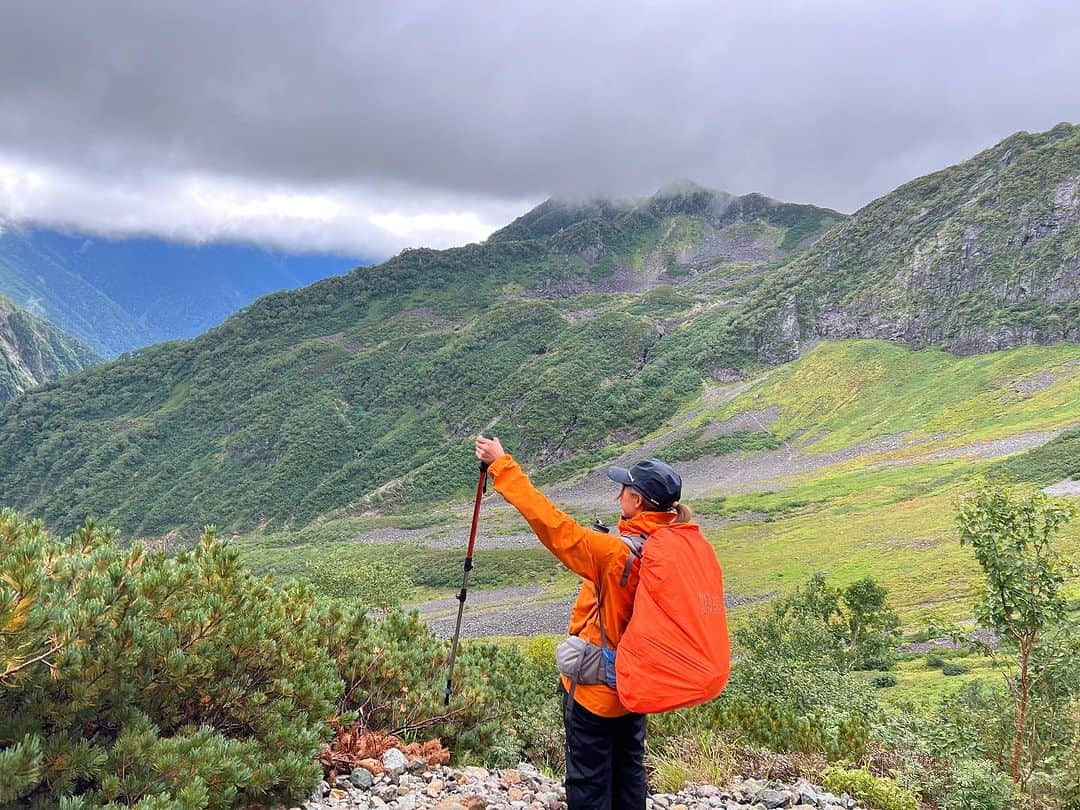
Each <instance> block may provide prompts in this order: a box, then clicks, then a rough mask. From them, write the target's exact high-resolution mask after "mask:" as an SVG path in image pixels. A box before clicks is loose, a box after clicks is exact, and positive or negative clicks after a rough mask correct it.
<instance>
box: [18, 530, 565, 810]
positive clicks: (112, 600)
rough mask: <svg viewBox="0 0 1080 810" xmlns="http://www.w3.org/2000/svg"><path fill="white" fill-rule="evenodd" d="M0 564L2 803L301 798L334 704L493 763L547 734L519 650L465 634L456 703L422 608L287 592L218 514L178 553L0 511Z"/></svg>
mask: <svg viewBox="0 0 1080 810" xmlns="http://www.w3.org/2000/svg"><path fill="white" fill-rule="evenodd" d="M0 572H3V576H2V577H0V808H7V807H9V806H10V807H19V808H24V807H28V808H52V807H57V806H60V807H65V808H68V810H76V809H77V808H85V810H90V809H91V808H93V809H94V810H98V808H106V807H108V808H109V810H112V808H115V807H117V806H128V807H138V808H141V810H159V809H160V810H204V809H209V808H215V809H216V808H228V807H237V806H248V805H253V804H264V805H265V804H282V803H287V804H296V803H297V802H298V800H299V799H300V798H301V797H302V796H304V795H306V794H307V793H308V792H310V790H311V787H312V785H314V784H315V783H316V782H317V781H318V779H319V777H320V776H321V768H320V766H319V765H318V763H317V761H316V759H315V757H316V754H317V753H318V752H319V751H320V750H321V749H322V747H323V746H324V745H325V744H326V743H327V742H328V741H329V739H330V737H331V731H332V725H333V721H334V720H335V719H338V720H340V721H341V722H343V723H351V722H352V721H353V720H354V719H359V720H361V721H362V722H364V723H365V724H367V725H369V726H370V727H371V728H374V729H386V730H390V731H392V732H394V733H397V734H401V735H403V736H406V737H410V736H413V737H414V738H415V737H416V736H423V737H431V736H442V737H443V739H444V740H445V741H447V743H448V744H449V745H450V746H451V747H452V748H453V749H454V752H455V754H457V755H458V756H459V757H463V758H465V759H469V758H472V759H478V760H483V761H487V762H492V763H495V764H506V763H514V762H517V761H518V760H519V759H520V758H521V757H522V756H523V755H525V756H527V755H529V754H530V753H532V752H533V751H540V752H541V753H542V752H548V754H550V752H551V750H552V748H553V745H554V743H553V742H552V740H553V739H554V738H555V736H554V732H553V731H552V729H553V728H555V729H557V722H558V721H557V720H556V719H555V718H554V717H553V712H552V711H551V708H550V704H551V703H552V702H553V701H555V700H556V698H555V697H554V694H553V684H552V682H551V681H548V682H547V683H540V682H539V681H538V680H537V678H536V677H535V675H534V673H533V672H532V670H531V669H530V667H529V665H527V663H526V661H525V658H524V657H523V656H522V655H521V654H520V653H519V652H517V651H516V650H515V649H513V648H509V647H499V646H496V645H494V644H491V643H482V642H469V643H466V644H463V645H462V648H461V650H460V653H459V657H458V664H457V670H456V672H455V689H454V694H453V698H452V700H451V703H450V706H449V707H445V706H444V705H443V691H442V686H443V684H444V683H445V678H446V664H447V655H448V644H447V643H446V642H444V641H440V640H438V639H436V638H435V637H434V636H433V635H432V634H431V632H430V631H429V630H428V628H427V626H426V625H424V624H423V623H422V622H421V621H420V620H419V618H418V617H417V616H416V615H415V614H412V615H409V616H406V615H404V614H403V613H402V612H401V611H400V610H391V611H389V612H388V613H387V614H386V616H385V618H383V619H381V620H379V619H375V618H372V617H371V616H369V615H368V612H367V610H366V609H365V608H364V607H363V606H360V605H357V604H355V603H346V604H344V605H343V604H342V603H340V602H337V601H332V600H327V599H320V598H319V597H318V595H317V594H316V593H315V592H314V591H313V590H312V589H311V588H310V587H309V586H307V585H305V584H291V585H288V586H286V587H284V588H281V589H277V588H275V587H273V585H272V582H271V580H270V579H269V578H267V579H256V578H254V577H252V576H251V575H250V574H248V573H247V572H246V571H245V569H244V567H243V566H242V564H241V563H240V560H239V558H238V555H237V553H236V552H235V550H233V549H231V548H229V547H228V546H226V545H224V544H223V543H221V542H220V541H218V540H217V538H216V537H215V536H214V534H213V532H212V531H209V530H208V531H207V532H206V533H205V534H204V536H203V537H202V539H201V540H200V541H199V543H198V544H197V545H196V547H195V548H194V549H192V550H190V551H185V552H183V553H181V554H179V555H177V556H175V557H167V556H165V555H164V554H163V553H161V552H154V553H149V552H147V551H145V550H144V549H143V548H141V547H139V546H134V547H132V548H130V549H121V548H120V547H119V546H118V545H117V543H116V542H115V538H114V537H113V536H112V535H111V534H110V533H109V532H108V531H105V530H102V529H100V528H99V527H97V526H96V525H94V524H93V523H90V522H88V523H87V524H86V525H85V526H83V528H82V529H80V530H79V531H77V532H76V533H75V534H74V535H72V537H70V538H69V539H67V540H64V541H57V540H53V539H51V538H49V537H48V536H47V535H46V534H45V533H44V531H43V530H42V528H41V525H40V524H39V523H28V522H26V521H24V520H22V519H20V518H19V517H18V516H16V515H15V514H14V513H12V512H10V511H4V512H0Z"/></svg>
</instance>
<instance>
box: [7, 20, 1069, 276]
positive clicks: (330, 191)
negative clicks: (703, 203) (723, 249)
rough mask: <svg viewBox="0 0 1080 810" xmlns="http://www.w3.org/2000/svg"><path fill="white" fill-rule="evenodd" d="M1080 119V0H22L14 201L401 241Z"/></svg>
mask: <svg viewBox="0 0 1080 810" xmlns="http://www.w3.org/2000/svg"><path fill="white" fill-rule="evenodd" d="M886 7H888V8H886ZM1059 121H1072V122H1073V123H1076V122H1078V121H1080V3H1076V2H1073V0H1055V2H1046V1H1045V0H1016V2H964V0H934V1H933V2H923V0H904V2H879V0H866V2H839V1H837V2H826V1H825V0H820V2H793V1H791V2H773V1H772V0H723V2H721V0H713V2H702V3H691V2H684V3H679V2H667V1H666V0H655V1H654V2H630V1H629V0H610V1H608V0H605V2H593V3H589V2H575V3H570V2H559V0H542V2H513V1H512V0H503V1H502V2H490V3H481V2H467V0H457V2H448V3H442V2H423V1H422V0H404V2H402V1H401V0H397V1H395V2H387V3H378V2H369V1H368V0H364V1H363V2H361V1H360V0H348V2H346V1H344V0H342V2H312V1H311V0H305V1H304V2H297V1H296V0H281V1H280V2H274V1H273V0H253V1H252V2H228V1H227V0H225V1H223V0H217V2H213V3H210V2H206V3H199V2H192V0H185V2H167V0H154V1H153V2H146V0H138V2H131V3H124V2H85V0H71V1H70V2H49V0H23V2H17V1H16V0H13V2H5V3H0V219H4V218H6V219H8V220H17V221H27V222H37V223H42V224H47V225H53V226H64V227H70V228H78V229H82V230H87V231H90V232H94V233H103V234H134V233H138V234H152V235H159V236H165V237H173V238H180V239H185V240H195V241H199V240H210V239H221V238H228V239H241V240H250V241H254V242H257V243H265V244H268V245H273V246H275V247H284V248H287V249H293V250H336V251H344V252H348V253H351V254H354V255H362V256H374V255H385V254H390V253H393V252H396V251H397V250H399V249H401V248H402V247H406V246H416V245H430V246H434V247H444V246H448V245H453V244H462V243H465V242H468V241H475V240H479V239H482V238H484V237H485V236H486V235H487V234H488V233H490V231H491V230H493V229H494V228H496V227H499V226H501V225H503V224H505V223H506V222H508V221H509V220H510V219H512V218H513V217H514V216H516V215H518V214H520V213H522V212H523V211H525V210H527V209H528V208H529V207H531V206H532V205H533V204H535V203H537V202H539V201H540V200H542V199H544V198H546V197H548V196H551V195H553V194H573V195H581V194H620V195H624V194H647V193H650V192H652V191H653V190H655V189H656V188H658V187H659V186H661V185H663V184H665V183H667V182H669V181H671V180H673V179H677V178H691V179H694V180H696V181H698V182H700V183H702V184H704V185H708V186H713V187H718V188H723V189H726V190H728V191H731V192H735V193H746V192H750V191H759V192H762V193H764V194H768V195H770V196H772V197H777V198H780V199H784V200H791V201H796V202H810V203H816V204H820V205H826V206H830V207H833V208H837V209H840V210H842V211H853V210H855V209H857V208H858V207H860V206H861V205H863V204H865V203H866V202H869V201H870V200H871V199H873V198H874V197H877V196H879V195H881V194H884V193H885V192H887V191H889V190H890V189H892V188H894V187H895V186H897V185H899V184H900V183H902V182H904V181H906V180H909V179H911V178H912V177H915V176H918V175H920V174H925V173H926V172H929V171H933V170H935V169H938V168H942V167H944V166H946V165H949V164H951V163H956V162H958V161H960V160H963V159H965V158H966V157H969V156H970V155H972V154H974V153H975V152H977V151H979V150H980V149H982V148H985V147H987V146H990V145H992V144H993V143H995V142H997V141H999V140H1001V139H1002V138H1004V137H1006V136H1008V135H1009V134H1011V133H1013V132H1015V131H1017V130H1021V129H1026V130H1029V131H1036V130H1044V129H1047V128H1049V127H1051V126H1053V125H1054V124H1055V123H1058V122H1059Z"/></svg>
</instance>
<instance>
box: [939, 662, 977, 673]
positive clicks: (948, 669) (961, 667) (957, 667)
mask: <svg viewBox="0 0 1080 810" xmlns="http://www.w3.org/2000/svg"><path fill="white" fill-rule="evenodd" d="M969 672H971V667H969V666H968V665H967V664H956V663H952V662H950V663H948V664H945V665H944V666H943V667H942V668H941V674H942V675H967V674H968V673H969Z"/></svg>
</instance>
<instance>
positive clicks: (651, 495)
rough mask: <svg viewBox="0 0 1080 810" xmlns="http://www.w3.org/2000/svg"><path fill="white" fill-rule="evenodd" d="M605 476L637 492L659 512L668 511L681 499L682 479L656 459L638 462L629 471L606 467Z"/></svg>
mask: <svg viewBox="0 0 1080 810" xmlns="http://www.w3.org/2000/svg"><path fill="white" fill-rule="evenodd" d="M607 474H608V478H610V479H611V480H612V481H614V482H615V483H617V484H622V485H623V486H624V487H631V488H632V489H635V490H637V491H638V492H639V493H641V496H642V497H643V498H644V499H645V500H647V501H648V502H649V503H651V504H652V505H653V506H656V507H658V508H659V509H660V510H661V511H666V510H668V509H670V508H671V507H672V506H674V505H675V504H676V503H677V502H678V500H679V498H681V497H682V478H680V477H679V474H678V473H677V472H675V470H673V469H671V467H669V466H668V465H667V464H665V463H664V462H662V461H661V460H660V459H658V458H647V459H645V460H644V461H639V462H638V463H637V464H635V465H634V466H633V467H631V468H630V469H626V468H625V467H608V471H607Z"/></svg>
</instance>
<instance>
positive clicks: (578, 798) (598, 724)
mask: <svg viewBox="0 0 1080 810" xmlns="http://www.w3.org/2000/svg"><path fill="white" fill-rule="evenodd" d="M559 693H560V695H561V696H562V702H563V724H564V725H565V727H566V804H567V806H568V807H569V810H645V715H643V714H628V715H624V716H623V717H600V716H599V715H596V714H593V713H592V712H590V711H589V710H588V709H586V708H585V707H584V706H582V705H581V704H580V703H575V704H574V707H573V708H574V710H573V711H572V712H571V711H570V705H569V701H570V698H569V696H568V695H567V694H566V690H565V689H564V688H563V686H562V683H561V682H560V683H559Z"/></svg>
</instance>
